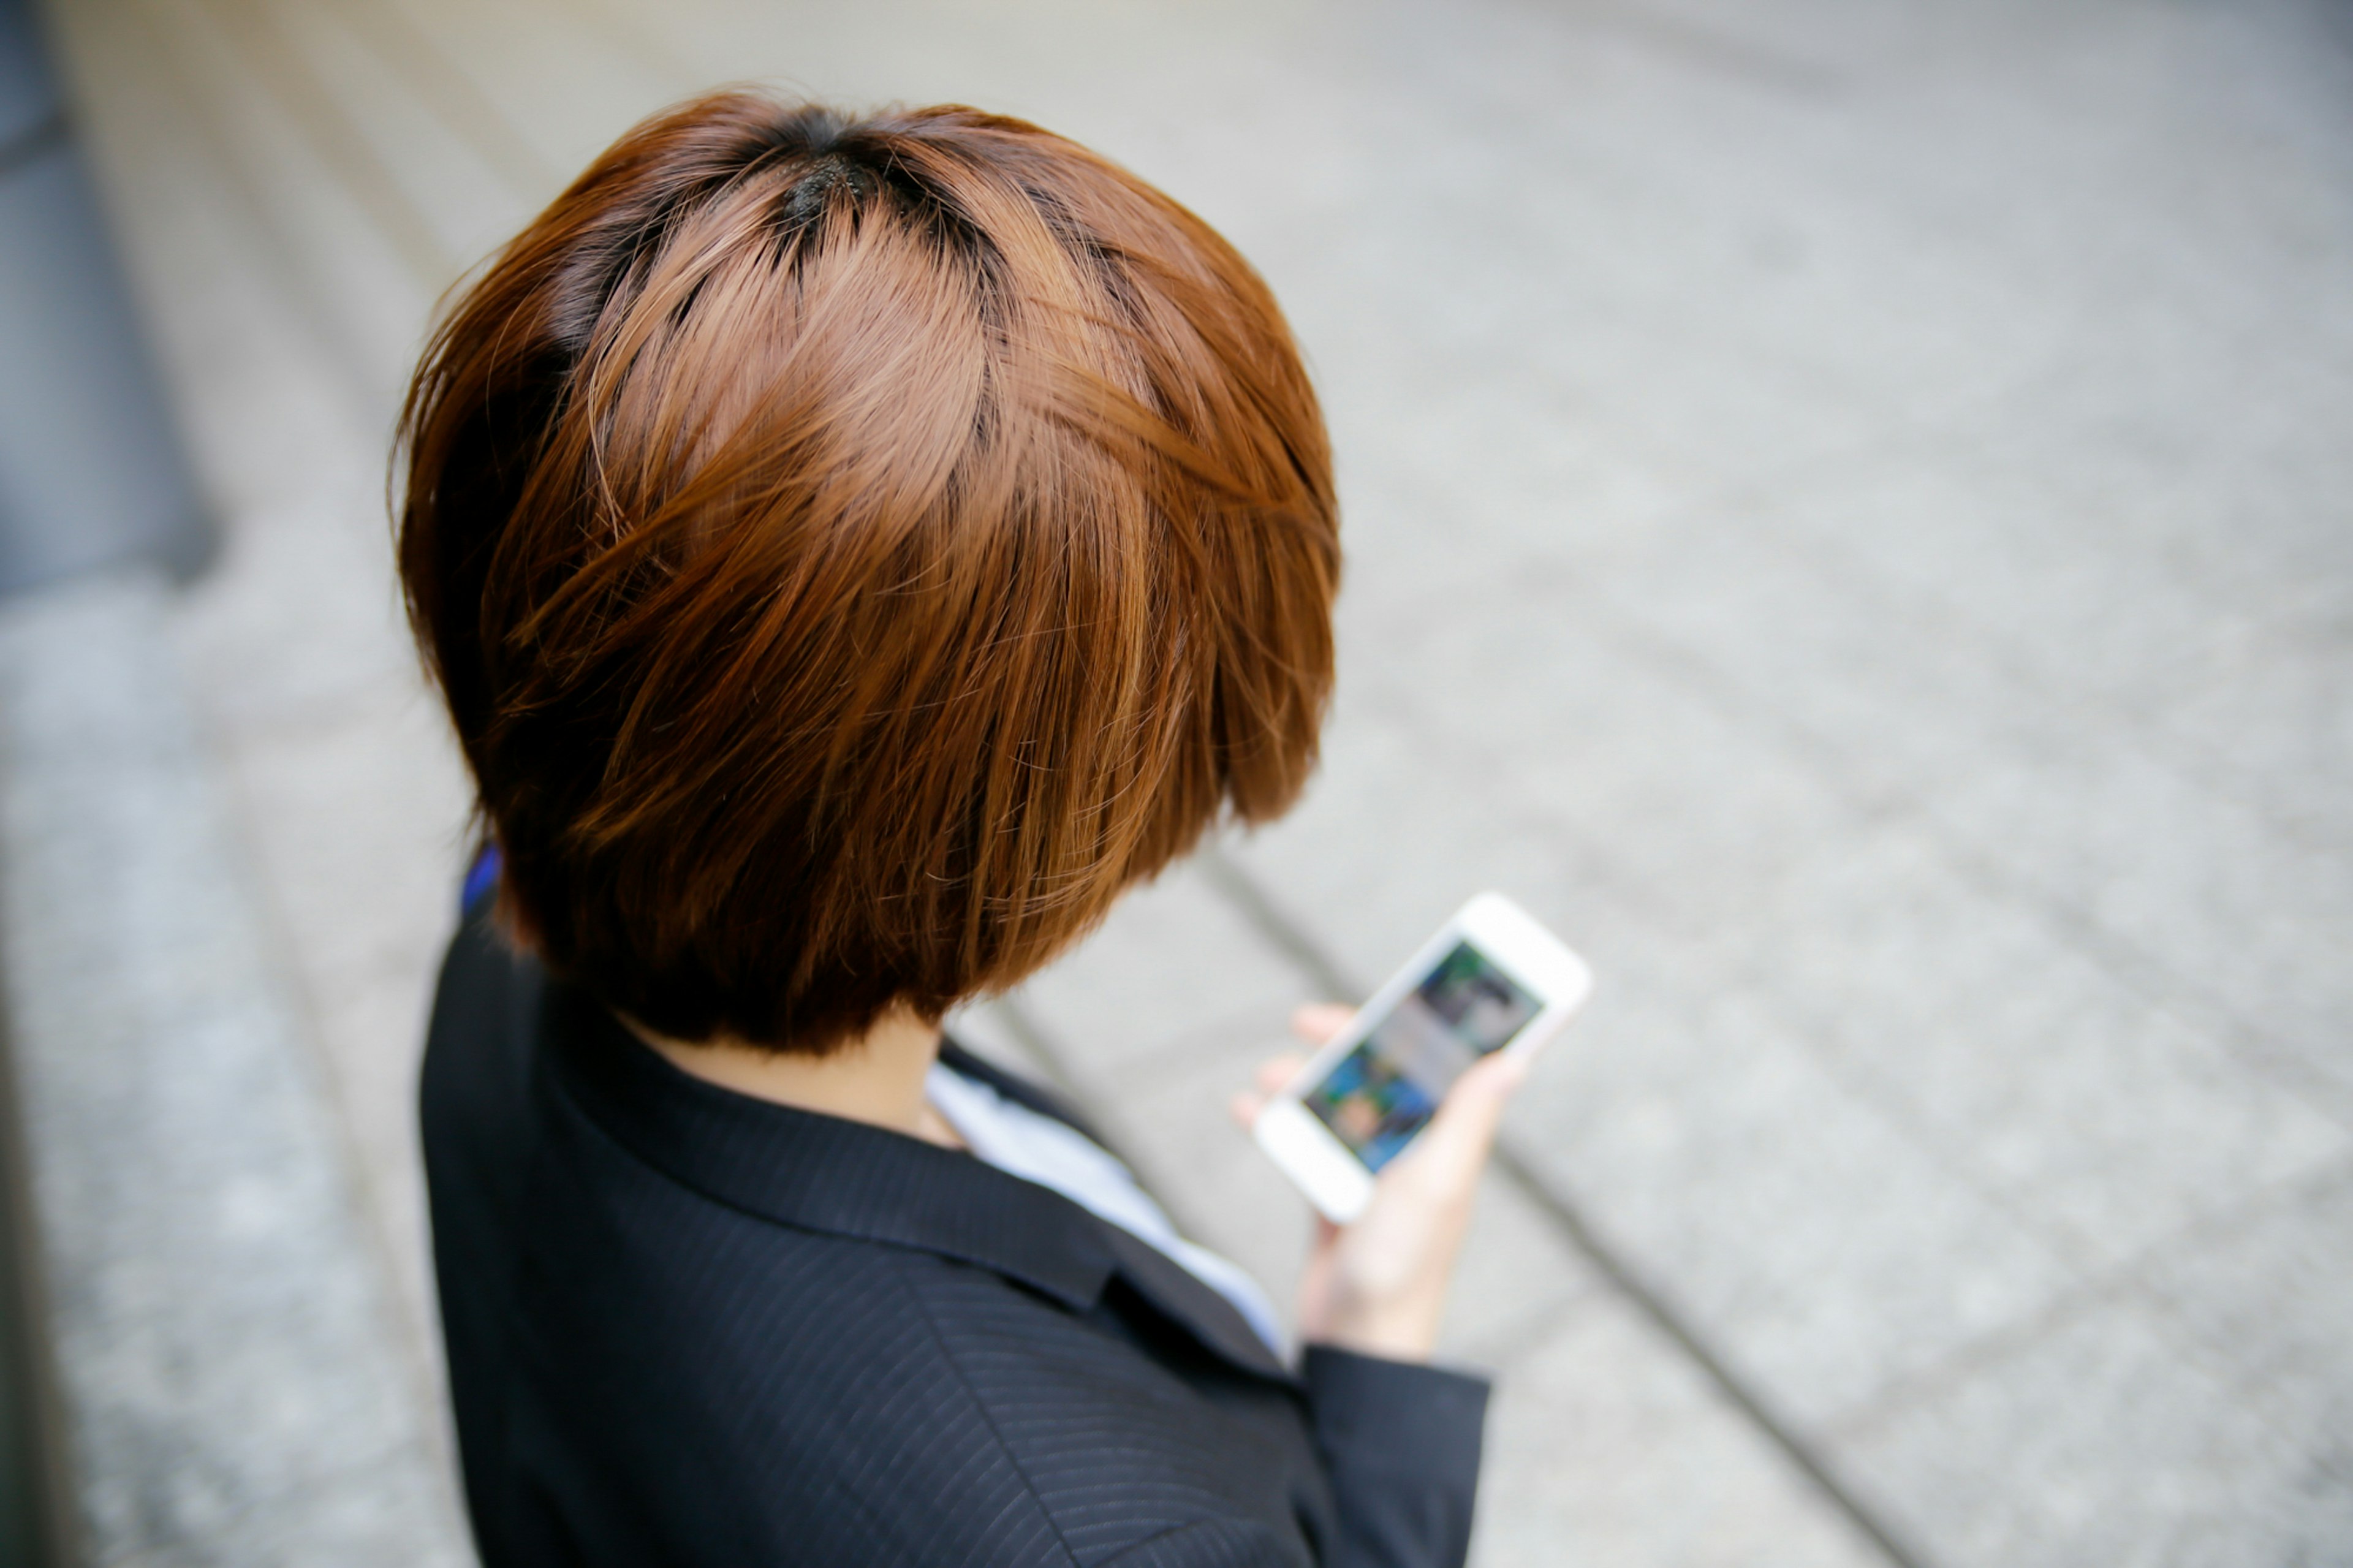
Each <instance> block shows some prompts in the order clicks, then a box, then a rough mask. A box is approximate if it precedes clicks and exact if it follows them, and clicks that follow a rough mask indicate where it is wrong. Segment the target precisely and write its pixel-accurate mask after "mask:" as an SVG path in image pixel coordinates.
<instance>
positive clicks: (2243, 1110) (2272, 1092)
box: [1756, 823, 2353, 1267]
mask: <svg viewBox="0 0 2353 1568" xmlns="http://www.w3.org/2000/svg"><path fill="white" fill-rule="evenodd" d="M1771 924H1772V934H1771V935H1770V936H1769V937H1768V938H1767V939H1766V940H1765V941H1763V942H1760V943H1759V944H1758V952H1757V954H1756V959H1757V973H1758V974H1759V977H1760V980H1761V982H1762V983H1763V984H1766V985H1767V986H1768V987H1769V989H1770V991H1771V993H1772V994H1773V995H1774V996H1775V997H1776V999H1777V1002H1778V1005H1779V1006H1780V1008H1781V1009H1782V1011H1783V1012H1784V1015H1785V1016H1790V1017H1792V1018H1794V1019H1797V1020H1799V1021H1800V1022H1801V1026H1803V1027H1805V1028H1806V1029H1807V1030H1808V1032H1809V1037H1810V1039H1812V1040H1813V1041H1814V1042H1816V1044H1817V1046H1818V1047H1819V1048H1820V1050H1821V1051H1822V1052H1823V1053H1824V1054H1825V1055H1826V1057H1827V1058H1829V1059H1830V1060H1831V1061H1833V1062H1835V1063H1836V1064H1838V1065H1839V1066H1840V1067H1841V1068H1842V1069H1843V1070H1844V1071H1845V1072H1847V1073H1849V1074H1851V1075H1852V1080H1854V1081H1859V1082H1860V1083H1861V1084H1862V1085H1863V1086H1865V1087H1866V1089H1867V1092H1869V1093H1870V1094H1871V1095H1872V1096H1873V1099H1875V1100H1878V1101H1879V1102H1881V1103H1883V1104H1885V1105H1888V1106H1890V1107H1891V1108H1894V1109H1895V1110H1897V1111H1898V1113H1899V1114H1901V1115H1902V1116H1903V1117H1904V1118H1905V1120H1906V1121H1907V1122H1908V1123H1909V1124H1910V1125H1911V1126H1912V1127H1914V1128H1915V1129H1916V1130H1917V1133H1918V1135H1919V1136H1921V1137H1922V1138H1923V1139H1924V1140H1925V1141H1926V1142H1928V1143H1929V1144H1930V1145H1932V1146H1933V1147H1935V1148H1936V1149H1938V1150H1939V1151H1940V1152H1941V1153H1942V1155H1943V1157H1944V1158H1946V1159H1947V1160H1949V1161H1950V1162H1951V1163H1953V1164H1954V1165H1955V1166H1956V1167H1957V1168H1958V1169H1961V1170H1965V1171H1967V1172H1968V1173H1969V1175H1970V1177H1971V1179H1972V1180H1973V1181H1974V1182H1975V1183H1977V1184H1979V1185H1981V1186H1982V1187H1983V1188H1984V1190H1986V1191H1988V1192H1989V1193H1994V1194H2000V1196H2001V1197H2002V1199H2003V1200H2004V1202H2005V1203H2006V1204H2007V1205H2010V1207H2011V1208H2012V1209H2013V1210H2014V1212H2016V1213H2018V1214H2020V1215H2024V1216H2027V1217H2028V1218H2029V1219H2030V1220H2031V1222H2032V1224H2033V1225H2034V1226H2035V1227H2036V1228H2037V1229H2038V1231H2039V1232H2040V1233H2041V1234H2042V1237H2044V1239H2045V1240H2046V1242H2047V1243H2048V1244H2049V1245H2051V1246H2052V1247H2056V1248H2058V1249H2059V1250H2061V1251H2062V1252H2063V1253H2064V1254H2066V1255H2067V1256H2069V1257H2071V1258H2074V1259H2076V1260H2077V1261H2079V1262H2080V1263H2083V1264H2084V1265H2086V1266H2090V1267H2100V1266H2104V1265H2106V1264H2113V1263H2116V1262H2119V1261H2122V1260H2125V1259H2126V1258H2130V1257H2132V1256H2133V1255H2134V1254H2136V1253H2137V1252H2138V1251H2140V1250H2142V1249H2144V1248H2147V1247H2151V1246H2153V1245H2155V1244H2157V1243H2158V1242H2160V1241H2162V1240H2164V1239H2166V1238H2167V1237H2170V1236H2172V1235H2174V1234H2175V1233H2177V1232H2179V1231H2181V1230H2184V1229H2186V1228H2188V1227H2189V1226H2192V1225H2195V1224H2197V1223H2198V1222H2200V1220H2202V1219H2205V1218H2207V1217H2210V1216H2211V1215H2217V1214H2221V1213H2225V1212H2228V1211H2229V1210H2230V1209H2232V1207H2233V1206H2235V1205H2239V1204H2241V1203H2243V1202H2245V1201H2246V1200H2247V1199H2249V1198H2251V1197H2253V1195H2255V1194H2259V1193H2261V1192H2263V1191H2264V1190H2265V1189H2267V1188H2269V1187H2271V1186H2273V1185H2274V1184H2278V1183H2281V1182H2284V1181H2289V1180H2292V1179H2295V1178H2296V1177H2298V1176H2300V1175H2304V1174H2308V1173H2312V1172H2314V1171H2316V1170H2318V1169H2320V1168H2323V1167H2325V1166H2327V1165H2329V1164H2332V1163H2335V1162H2337V1161H2338V1160H2340V1159H2342V1158H2343V1157H2344V1156H2345V1155H2346V1153H2347V1152H2348V1150H2353V1144H2349V1143H2348V1132H2347V1130H2346V1128H2345V1126H2344V1125H2343V1123H2342V1122H2341V1121H2338V1120H2337V1119H2335V1118H2333V1117H2331V1116H2329V1115H2327V1114H2324V1113H2323V1111H2322V1110H2319V1109H2316V1107H2315V1106H2314V1105H2312V1104H2310V1103H2307V1101H2306V1099H2305V1098H2303V1097H2301V1096H2300V1095H2298V1094H2296V1093H2295V1092H2293V1089H2294V1088H2295V1084H2294V1082H2293V1080H2291V1082H2290V1083H2287V1084H2284V1083H2282V1082H2281V1081H2279V1079H2278V1078H2277V1076H2276V1075H2274V1074H2269V1073H2265V1072H2263V1071H2262V1070H2260V1068H2261V1065H2262V1064H2261V1063H2260V1062H2252V1063H2251V1062H2250V1061H2249V1060H2247V1059H2245V1058H2243V1057H2242V1056H2241V1055H2238V1054H2235V1053H2233V1052H2232V1050H2231V1049H2229V1048H2228V1043H2229V1037H2228V1036H2218V1035H2217V1034H2216V1033H2214V1032H2212V1031H2209V1030H2203V1029H2200V1027H2198V1026H2197V1025H2196V1024H2195V1023H2194V1022H2192V1021H2189V1020H2185V1019H2184V1018H2182V1017H2181V1016H2178V1015H2177V1014H2176V1013H2174V1012H2172V1011H2170V1010H2168V1007H2167V1006H2166V1005H2165V1004H2164V1001H2163V999H2162V998H2161V997H2158V998H2152V997H2151V996H2149V995H2148V994H2146V993H2145V992H2144V991H2142V990H2140V989H2138V988H2136V987H2134V986H2132V985H2130V984H2126V982H2124V981H2122V980H2120V979H2119V978H2118V977H2117V976H2116V973H2114V972H2113V971H2112V970H2111V969H2110V968H2108V967H2107V966H2105V965H2103V964H2101V963H2097V962H2095V961H2094V959H2093V958H2092V957H2090V956H2087V955H2086V953H2085V952H2084V949H2083V946H2082V944H2081V943H2080V942H2079V941H2078V940H2077V937H2076V934H2075V933H2074V932H2073V931H2071V930H2070V929H2069V927H2068V926H2067V925H2066V924H2065V923H2064V922H2063V921H2059V920H2057V919H2054V918H2053V917H2052V915H2051V914H2050V913H2049V912H2048V911H2046V910H2043V909H2042V908H2040V907H2038V906H2037V905H2036V904H2034V903H2032V902H2030V901H2022V900H2018V899H2016V898H2013V897H2007V896H2004V894H2003V893H2002V892H2001V890H2000V889H1999V888H1991V889H1989V888H1988V887H1987V886H1986V885H1985V884H1984V883H1983V882H1982V881H1981V880H1979V879H1975V878H1972V877H1970V876H1968V874H1967V873H1966V870H1965V868H1963V867H1959V866H1957V865H1956V863H1955V860H1954V858H1953V857H1952V856H1951V855H1950V854H1949V853H1948V852H1947V851H1946V850H1945V849H1944V848H1943V847H1942V846H1941V845H1940V843H1939V842H1938V841H1937V840H1936V837H1934V836H1933V835H1932V834H1930V833H1927V832H1926V831H1924V830H1922V828H1921V827H1920V826H1919V825H1917V824H1913V823H1903V824H1895V825H1892V826H1888V827H1886V828H1883V829H1881V830H1877V831H1874V832H1872V833H1869V834H1863V835H1858V836H1856V837H1853V838H1852V840H1850V841H1849V842H1847V843H1846V844H1844V845H1842V846H1841V853H1840V854H1839V855H1837V856H1835V857H1833V858H1828V859H1826V860H1824V861H1823V862H1821V863H1820V865H1818V866H1816V867H1813V868H1810V869H1809V871H1808V872H1807V873H1806V874H1805V875H1804V876H1802V877H1800V878H1799V879H1797V880H1796V881H1795V882H1794V883H1793V884H1792V886H1791V887H1790V888H1789V889H1787V893H1786V900H1785V901H1784V902H1782V903H1781V904H1779V905H1778V906H1777V908H1776V909H1775V910H1774V915H1773V920H1772V922H1771Z"/></svg>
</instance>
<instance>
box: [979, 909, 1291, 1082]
mask: <svg viewBox="0 0 2353 1568" xmlns="http://www.w3.org/2000/svg"><path fill="white" fill-rule="evenodd" d="M1015 1000H1016V1004H1017V1005H1018V1006H1019V1007H1020V1008H1021V1009H1022V1010H1023V1011H1025V1012H1027V1013H1028V1014H1029V1015H1030V1016H1032V1017H1034V1018H1035V1019H1036V1020H1037V1021H1038V1022H1039V1024H1040V1025H1041V1026H1043V1027H1044V1028H1045V1029H1046V1030H1047V1031H1048V1032H1049V1033H1050V1035H1052V1036H1053V1037H1054V1038H1055V1039H1056V1040H1057V1041H1059V1042H1060V1045H1061V1049H1062V1051H1063V1052H1064V1053H1065V1059H1066V1060H1067V1061H1068V1062H1069V1064H1070V1065H1071V1068H1073V1069H1075V1070H1077V1071H1078V1072H1080V1073H1081V1074H1082V1076H1083V1077H1084V1078H1085V1079H1086V1080H1087V1081H1089V1082H1090V1083H1100V1084H1105V1085H1108V1084H1109V1083H1110V1082H1111V1081H1113V1077H1114V1076H1115V1075H1116V1074H1117V1073H1118V1072H1119V1071H1121V1070H1122V1069H1124V1068H1126V1067H1128V1066H1130V1065H1133V1064H1134V1063H1135V1062H1137V1061H1138V1060H1139V1059H1141V1058H1145V1057H1148V1056H1149V1055H1150V1054H1151V1053H1152V1052H1154V1051H1155V1049H1156V1048H1162V1047H1167V1046H1168V1045H1169V1044H1170V1042H1172V1041H1174V1040H1177V1039H1182V1038H1187V1037H1198V1035H1199V1033H1200V1031H1201V1028H1202V1026H1204V1025H1205V1024H1209V1023H1214V1022H1218V1021H1221V1020H1223V1019H1227V1018H1231V1017H1236V1016H1254V1015H1256V1014H1261V1013H1262V1014H1265V1015H1266V1016H1273V1017H1276V1018H1281V1017H1282V1016H1287V1013H1288V1011H1289V1009H1290V1008H1291V1007H1292V1006H1294V1005H1298V1004H1299V1003H1302V1002H1309V1001H1314V1000H1315V998H1314V997H1312V996H1310V995H1309V994H1307V992H1306V990H1305V988H1304V987H1303V983H1302V981H1301V978H1300V976H1299V974H1298V973H1297V972H1296V971H1294V970H1293V969H1292V968H1291V967H1289V966H1288V965H1286V964H1285V963H1282V960H1281V959H1280V958H1279V957H1278V956H1276V955H1275V954H1273V953H1271V952H1269V951H1268V950H1267V948H1266V945H1265V943H1264V942H1261V941H1259V940H1257V939H1256V938H1255V937H1254V936H1253V935H1252V933H1251V932H1250V930H1249V929H1248V928H1247V927H1246V926H1244V925H1243V924H1242V923H1241V921H1239V920H1238V919H1236V918H1235V916H1234V913H1233V911H1232V910H1230V909H1229V908H1228V907H1227V905H1226V904H1225V903H1224V901H1223V900H1220V899H1219V897H1218V896H1217V894H1216V893H1214V892H1213V891H1211V890H1210V889H1209V888H1208V885H1207V884H1206V883H1205V882H1204V881H1203V880H1202V876H1201V872H1200V870H1199V868H1198V867H1195V866H1193V865H1190V864H1179V865H1177V866H1176V867H1173V868H1170V869H1169V870H1167V871H1166V872H1165V873H1163V874H1162V875H1161V877H1160V878H1159V879H1158V880H1156V881H1155V882H1151V883H1148V884H1145V886H1142V887H1139V888H1136V889H1134V890H1132V891H1131V892H1130V893H1128V895H1127V896H1126V897H1125V898H1124V899H1122V900H1120V902H1119V903H1118V904H1117V905H1116V906H1115V907H1114V908H1113V910H1112V912H1111V915H1110V918H1109V919H1107V920H1105V921H1103V925H1102V926H1101V927H1100V928H1098V929H1097V930H1096V931H1094V932H1093V933H1092V934H1091V935H1090V936H1089V937H1088V938H1087V939H1086V940H1085V942H1083V943H1082V944H1081V945H1080V946H1079V947H1078V948H1077V949H1075V950H1074V951H1073V952H1071V953H1070V954H1068V955H1067V956H1065V957H1064V958H1062V959H1060V960H1059V961H1057V962H1056V963H1053V964H1052V965H1050V967H1048V968H1047V969H1045V970H1043V971H1041V972H1040V973H1038V974H1037V975H1035V976H1034V977H1032V978H1031V979H1030V980H1029V981H1028V982H1026V983H1025V984H1022V985H1021V986H1020V987H1019V989H1018V991H1017V992H1016V993H1015Z"/></svg>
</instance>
